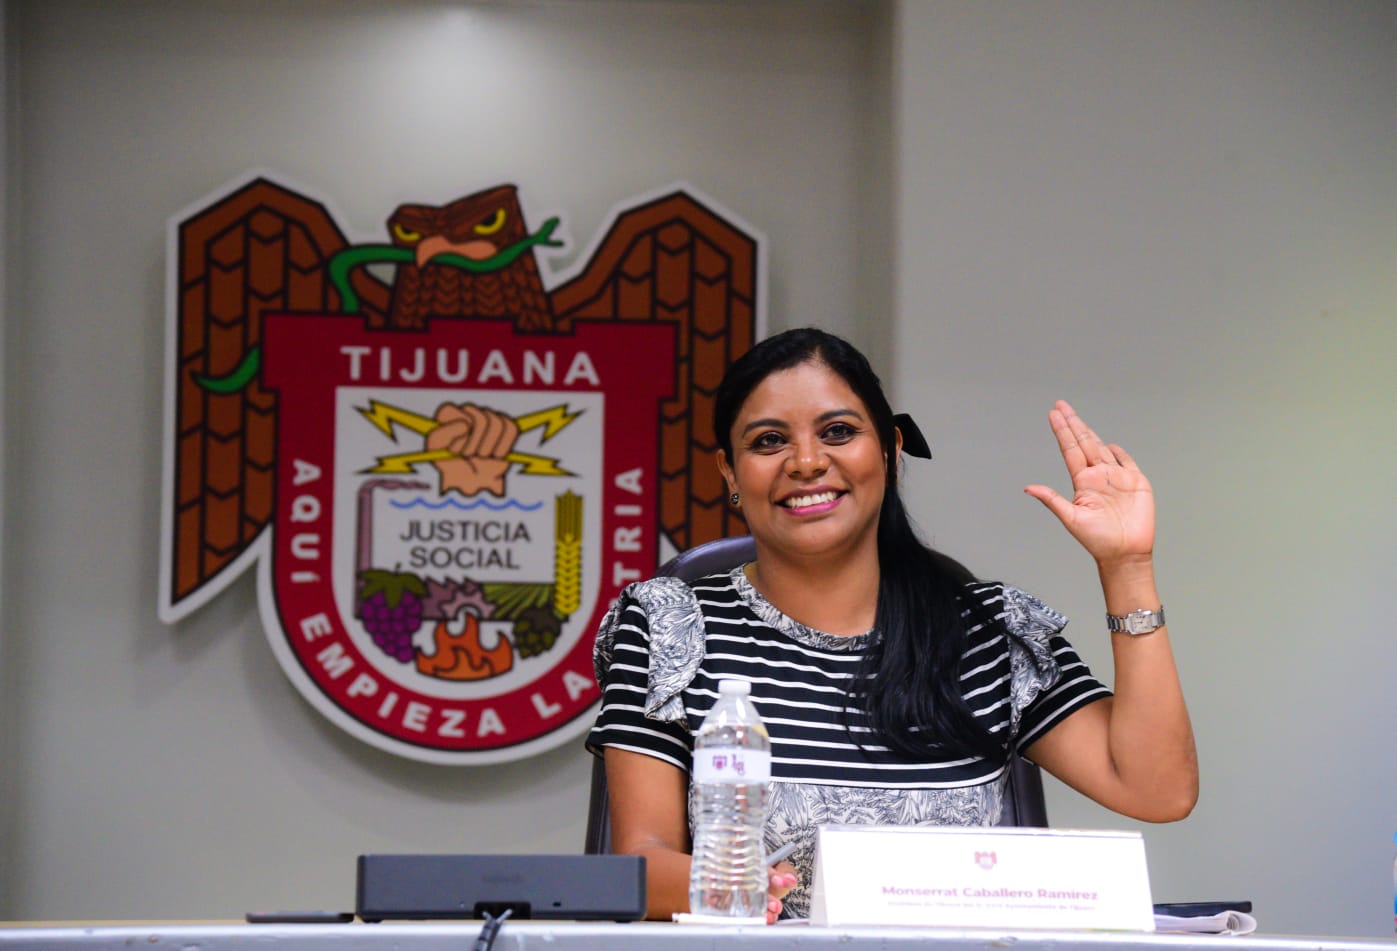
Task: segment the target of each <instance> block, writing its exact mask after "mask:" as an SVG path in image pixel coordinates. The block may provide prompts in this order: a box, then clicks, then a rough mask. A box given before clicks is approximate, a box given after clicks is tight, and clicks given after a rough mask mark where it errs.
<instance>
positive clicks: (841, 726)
mask: <svg viewBox="0 0 1397 951" xmlns="http://www.w3.org/2000/svg"><path fill="white" fill-rule="evenodd" d="M898 421H901V422H902V428H903V429H907V431H906V432H903V431H902V429H900V428H899V427H898V425H897V422H898ZM1049 422H1050V424H1051V426H1052V429H1053V433H1054V435H1055V436H1056V437H1057V441H1058V445H1059V447H1060V448H1061V451H1062V455H1063V459H1064V461H1065V462H1066V464H1067V471H1068V474H1069V475H1070V476H1071V479H1072V486H1073V490H1074V497H1073V498H1072V499H1070V500H1069V499H1066V498H1064V497H1063V496H1061V495H1059V494H1058V493H1057V492H1055V491H1053V490H1052V489H1051V488H1048V487H1047V486H1043V485H1031V486H1028V487H1027V488H1026V489H1025V492H1027V493H1028V494H1029V495H1031V496H1033V497H1034V498H1036V499H1038V500H1039V501H1040V502H1042V503H1043V504H1044V505H1045V506H1046V507H1047V508H1048V509H1049V510H1050V511H1051V512H1052V513H1053V514H1054V515H1056V516H1057V518H1058V519H1060V520H1061V522H1062V524H1063V525H1064V526H1065V527H1066V528H1067V530H1068V531H1069V532H1070V533H1071V534H1072V536H1073V537H1074V538H1076V539H1077V541H1078V542H1079V543H1080V544H1081V545H1082V546H1083V547H1084V548H1086V550H1087V551H1088V552H1089V553H1090V554H1091V555H1092V557H1093V558H1094V559H1095V560H1096V564H1097V570H1098V574H1099V576H1100V580H1101V586H1102V593H1103V595H1104V599H1105V605H1106V611H1107V614H1108V626H1110V627H1121V626H1123V625H1124V626H1133V628H1134V630H1135V631H1136V633H1114V634H1112V635H1111V637H1112V648H1113V654H1114V661H1115V685H1116V689H1115V694H1114V696H1113V695H1112V694H1111V692H1110V691H1108V690H1107V689H1106V688H1105V687H1103V686H1102V685H1101V684H1100V683H1099V682H1097V681H1096V680H1095V679H1094V678H1093V677H1092V676H1091V674H1090V672H1089V671H1088V670H1087V668H1086V666H1085V665H1084V664H1083V663H1082V662H1081V660H1080V659H1079V658H1078V657H1077V655H1076V654H1075V652H1074V651H1073V650H1072V648H1071V646H1070V645H1069V644H1068V642H1067V641H1066V640H1065V639H1064V638H1063V637H1062V636H1061V633H1060V631H1061V629H1062V627H1063V626H1064V625H1065V624H1066V620H1067V619H1066V618H1065V617H1063V616H1061V615H1059V614H1057V613H1056V612H1054V611H1053V610H1052V609H1050V608H1048V607H1047V606H1046V605H1044V604H1043V603H1042V602H1040V601H1038V600H1037V599H1035V598H1033V597H1032V596H1030V595H1028V594H1026V593H1024V592H1022V591H1020V590H1018V589H1017V588H1014V587H1011V586H1008V585H1003V584H998V583H990V582H981V581H977V580H976V579H975V578H974V577H973V576H972V575H971V574H970V573H969V572H968V571H967V570H966V569H965V568H963V567H962V566H960V565H959V564H957V563H956V562H955V561H953V560H951V559H950V558H947V557H946V556H944V555H940V554H938V553H936V552H933V551H931V550H930V549H928V548H927V547H926V546H925V545H924V544H923V543H922V542H921V541H920V540H919V539H918V537H917V535H916V532H915V530H914V528H913V527H912V525H911V523H910V521H909V519H908V516H907V513H906V511H905V510H904V508H903V506H902V501H901V499H900V497H899V495H898V489H897V472H898V467H899V465H898V464H899V458H898V457H899V454H900V453H901V452H902V451H903V449H904V445H906V447H907V449H908V451H909V452H911V451H917V452H918V454H922V455H926V454H928V453H926V452H925V442H924V440H923V439H922V437H921V435H920V433H917V432H916V431H915V427H914V426H912V425H911V424H910V420H907V419H906V418H905V417H899V418H898V420H896V421H895V419H894V416H893V413H892V410H891V408H890V407H889V405H888V402H887V399H886V397H885V396H884V395H883V392H882V389H881V387H880V385H879V382H878V378H877V376H876V375H875V374H874V373H873V371H872V369H871V367H870V366H869V364H868V361H867V360H866V359H865V358H864V357H863V355H862V354H860V353H859V352H858V351H857V350H855V349H854V348H853V347H851V346H850V345H849V344H848V343H846V342H845V341H843V340H841V339H840V338H838V337H835V336H833V335H831V334H827V333H824V332H822V331H819V330H814V329H803V330H794V331H790V332H787V333H784V334H780V335H777V336H775V337H772V338H770V339H768V340H765V341H763V342H761V343H759V344H758V345H757V346H755V347H754V348H753V349H752V350H751V351H749V352H748V353H747V354H746V355H744V356H743V357H742V358H741V359H739V360H738V361H737V362H736V363H734V364H733V366H732V367H731V368H730V370H729V372H728V374H727V375H726V377H725V378H724V380H723V383H722V385H721V386H720V388H719V391H718V394H717V398H716V401H715V405H714V431H715V433H716V435H717V439H718V442H719V445H720V447H721V448H720V449H719V451H718V458H717V462H718V468H719V470H720V471H721V473H722V476H723V478H724V480H726V482H727V485H728V488H729V490H730V492H731V497H730V501H731V504H733V505H735V506H740V508H741V510H742V512H743V515H744V516H745V518H746V520H747V524H748V527H749V528H750V530H751V533H752V537H753V540H754V541H755V544H756V551H757V557H756V560H755V561H754V562H752V563H750V564H748V565H745V566H743V567H741V568H739V569H736V570H734V571H733V572H731V573H724V574H719V575H713V576H710V577H708V578H705V579H701V580H700V581H697V582H695V583H694V584H693V585H692V586H687V585H685V584H683V583H682V582H679V581H677V580H676V579H672V578H656V579H652V580H651V581H648V582H644V583H642V584H638V585H632V586H631V587H629V588H627V589H626V591H625V592H623V594H622V597H621V599H620V600H619V602H618V604H617V606H616V607H615V608H614V609H613V611H612V612H611V613H610V614H609V615H608V617H607V619H606V621H605V622H604V623H603V625H602V630H601V631H600V632H599V634H598V638H597V652H598V656H597V660H598V676H599V677H600V678H602V680H601V682H602V685H603V689H604V694H603V701H602V709H601V712H600V714H599V715H598V719H597V724H596V726H595V727H594V729H593V731H592V734H591V736H590V737H589V739H588V745H589V746H590V747H591V748H592V749H594V750H604V752H605V757H606V770H607V781H608V786H609V787H610V792H611V816H612V847H613V849H614V850H615V851H617V852H622V853H630V854H638V855H644V856H645V857H646V860H647V862H646V865H647V883H648V889H649V908H648V916H649V917H651V918H661V919H667V918H669V917H670V915H671V914H673V913H674V912H682V911H687V910H688V881H689V854H688V849H689V843H690V838H689V836H690V828H689V823H688V808H687V801H688V796H689V792H690V789H689V781H688V769H689V765H690V762H691V754H692V748H693V740H692V736H693V733H694V732H695V731H696V730H697V729H698V726H699V724H700V723H702V721H703V717H704V715H705V714H706V713H707V711H708V709H709V708H710V707H711V706H712V704H713V703H714V701H715V700H716V697H717V682H718V681H719V680H721V679H724V678H727V677H740V678H742V679H746V680H749V681H751V683H752V696H753V698H754V700H755V702H756V704H757V707H758V710H759V711H760V713H761V715H762V718H763V721H764V722H765V723H766V725H767V728H768V730H769V731H770V732H771V736H772V780H773V781H772V786H771V798H770V808H769V816H768V820H767V825H766V829H765V835H766V839H767V845H768V847H769V848H773V847H775V846H776V845H779V844H782V843H785V842H789V841H796V842H798V843H799V846H798V848H797V850H796V852H795V853H794V855H793V856H792V858H791V863H790V864H786V863H782V864H781V865H779V866H777V867H776V868H775V869H773V870H772V873H771V880H770V881H771V900H770V904H769V906H768V918H769V919H770V920H774V918H775V916H776V915H777V914H780V913H783V912H784V913H785V914H786V915H790V916H797V917H799V916H804V915H805V914H806V913H807V909H808V901H809V894H808V889H809V886H810V878H811V871H812V868H811V866H812V862H813V858H814V855H813V851H814V829H815V827H816V826H817V825H819V824H821V823H826V822H831V823H841V822H844V823H847V822H879V823H897V824H959V825H977V824H992V823H994V822H996V821H997V819H998V818H999V814H1000V806H1001V800H1002V795H1003V791H1004V785H1005V782H1006V779H1007V768H1006V764H1007V763H1008V761H1009V758H1010V756H1011V755H1013V754H1014V753H1019V754H1022V755H1024V756H1026V757H1028V758H1029V759H1031V760H1033V761H1034V762H1035V763H1037V764H1038V765H1039V766H1041V767H1043V768H1044V769H1046V770H1047V771H1048V772H1050V773H1052V774H1053V775H1054V776H1056V777H1058V778H1059V779H1061V780H1062V781H1063V782H1065V783H1067V784H1068V785H1069V786H1072V787H1073V788H1074V789H1077V790H1078V791H1080V792H1082V793H1084V794H1085V795H1087V796H1090V797H1091V798H1092V799H1094V800H1096V801H1097V802H1099V803H1101V804H1102V805H1104V806H1106V807H1108V808H1110V809H1113V810H1115V811H1117V812H1120V813H1122V814H1124V815H1127V816H1131V817H1133V818H1137V819H1143V820H1148V821H1155V822H1163V821H1170V820H1174V819H1180V818H1183V817H1184V816H1186V815H1187V814H1188V813H1189V812H1190V810H1191V809H1192V808H1193V805H1194V803H1195V801H1196V800H1197V796H1198V767H1197V760H1196V757H1195V753H1194V747H1193V734H1192V729H1191V727H1190V724H1189V719H1188V713H1187V711H1186V709H1185V707H1184V700H1183V693H1182V691H1181V689H1180V686H1179V679H1178V674H1177V672H1176V670H1175V666H1174V660H1173V655H1172V653H1171V651H1170V648H1169V639H1168V632H1167V630H1166V629H1165V628H1164V627H1163V626H1162V622H1163V607H1162V605H1161V603H1160V600H1159V595H1158V592H1157V591H1156V590H1155V584H1154V574H1153V569H1152V561H1151V552H1152V548H1153V544H1154V504H1153V496H1152V493H1151V490H1150V485H1149V482H1148V481H1147V480H1146V478H1145V476H1144V475H1143V474H1142V473H1141V472H1140V469H1139V467H1138V466H1136V464H1135V462H1134V460H1133V459H1131V457H1130V456H1129V455H1128V454H1127V453H1126V452H1125V450H1123V449H1122V448H1120V447H1119V446H1116V445H1107V444H1106V443H1103V442H1102V441H1101V440H1100V439H1099V438H1098V437H1097V436H1096V434H1095V433H1094V432H1092V431H1091V429H1089V428H1088V427H1087V426H1086V424H1085V423H1083V422H1082V421H1081V419H1080V418H1078V416H1077V414H1076V412H1075V411H1074V410H1073V409H1072V407H1071V406H1069V405H1068V404H1067V403H1065V402H1059V403H1057V404H1056V406H1055V407H1054V408H1053V409H1052V411H1051V412H1050V413H1049ZM1137 612H1144V613H1137ZM1132 614H1134V615H1135V616H1134V617H1133V618H1131V619H1130V620H1120V619H1122V618H1125V617H1126V616H1127V615H1132ZM1110 618H1116V619H1117V620H1114V621H1112V620H1110ZM783 898H784V899H785V901H784V904H783V902H782V899H783Z"/></svg>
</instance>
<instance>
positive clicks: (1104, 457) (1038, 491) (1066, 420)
mask: <svg viewBox="0 0 1397 951" xmlns="http://www.w3.org/2000/svg"><path fill="white" fill-rule="evenodd" d="M1048 422H1049V423H1050V424H1051V425H1052V427H1053V435H1055V436H1056V437H1057V444H1058V447H1059V448H1060V449H1061V450H1062V459H1063V462H1065V463H1066V464H1067V474H1068V475H1069V476H1071V478H1072V492H1073V497H1072V499H1070V500H1068V499H1066V498H1064V497H1063V496H1061V495H1059V494H1058V493H1057V492H1055V491H1054V490H1053V489H1051V488H1049V487H1048V486H1046V485H1030V486H1026V487H1025V488H1024V491H1025V492H1027V493H1028V494H1029V495H1031V496H1033V497H1034V498H1035V499H1037V500H1038V501H1040V502H1042V503H1043V504H1044V505H1046V506H1047V507H1048V509H1049V511H1051V512H1052V513H1053V514H1054V515H1056V516H1057V517H1058V519H1059V520H1061V522H1062V524H1063V525H1064V526H1065V527H1066V528H1067V530H1068V531H1069V532H1071V533H1072V537H1073V538H1075V539H1077V541H1078V542H1080V543H1081V544H1082V547H1084V548H1085V549H1086V550H1087V551H1088V552H1090V553H1091V556H1092V557H1093V558H1095V559H1096V561H1097V563H1098V564H1102V565H1105V564H1110V563H1112V562H1116V561H1123V560H1134V559H1140V558H1149V557H1150V556H1151V553H1152V552H1153V550H1154V490H1153V489H1151V488H1150V481H1149V480H1148V479H1146V478H1145V474H1144V473H1143V472H1141V471H1140V467H1139V466H1137V465H1136V464H1135V460H1134V459H1132V458H1131V457H1130V454H1129V453H1127V452H1126V451H1125V450H1124V449H1122V448H1121V447H1120V446H1117V445H1115V444H1114V443H1111V444H1109V445H1108V444H1107V443H1105V442H1103V441H1102V440H1101V437H1100V436H1098V435H1096V433H1095V432H1093V431H1092V429H1091V427H1089V426H1088V425H1087V424H1086V423H1084V422H1082V419H1081V417H1079V416H1078V415H1077V411H1076V410H1074V409H1073V408H1072V407H1071V406H1070V405H1069V404H1068V403H1067V401H1066V400H1058V401H1057V403H1056V405H1054V407H1053V409H1052V410H1051V411H1050V412H1049V413H1048Z"/></svg>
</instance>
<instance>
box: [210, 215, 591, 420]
mask: <svg viewBox="0 0 1397 951" xmlns="http://www.w3.org/2000/svg"><path fill="white" fill-rule="evenodd" d="M559 221H560V219H558V218H549V219H548V220H547V221H545V222H544V223H543V227H541V228H539V229H538V230H537V231H535V232H534V233H533V234H531V235H527V236H526V237H524V238H521V239H520V240H518V241H516V242H514V243H513V244H511V245H510V246H509V247H507V248H504V249H503V250H501V251H499V252H497V253H496V254H494V255H492V256H491V257H488V258H484V259H482V260H479V261H477V260H474V259H472V258H467V257H464V256H462V255H459V254H450V253H447V254H439V255H437V256H436V257H434V258H432V260H431V263H433V264H443V265H446V266H447V267H454V268H459V269H461V270H463V271H468V272H470V273H471V274H488V273H490V272H491V271H498V270H500V269H501V268H505V267H508V266H509V265H511V264H513V263H514V262H515V261H517V260H518V259H519V257H520V256H521V255H522V254H524V252H526V251H528V250H530V249H531V248H534V247H537V246H539V245H545V246H548V247H560V246H561V245H562V243H563V242H561V241H557V240H554V238H553V232H554V231H555V230H556V229H557V227H558V224H559ZM415 259H416V255H415V254H414V252H413V250H412V249H411V248H401V247H398V246H397V245H393V244H360V245H355V246H353V247H349V248H345V249H343V250H341V251H337V252H336V253H335V254H334V255H333V256H331V258H330V262H329V264H328V265H326V272H327V273H328V274H329V277H330V284H331V286H332V287H334V289H335V292H336V293H337V294H339V296H340V311H341V312H342V313H345V314H357V313H359V308H360V303H361V302H360V300H359V295H358V294H356V293H354V289H353V288H352V287H351V286H350V283H349V274H350V272H351V271H353V270H354V269H355V268H357V267H363V266H365V265H369V264H411V263H412V262H413V261H414V260H415ZM261 368H262V348H261V346H260V345H259V346H256V347H253V348H252V349H250V350H248V352H247V354H246V355H245V356H244V357H243V358H242V360H241V361H240V362H239V363H238V365H237V366H236V367H235V368H234V369H233V372H231V373H229V374H227V375H225V376H221V377H212V376H205V375H204V374H202V373H196V374H194V382H195V383H198V384H199V386H201V387H202V388H203V389H205V390H208V391H209V392H210V393H218V394H221V395H227V394H230V393H237V392H238V391H239V390H241V389H242V388H243V387H245V386H247V385H248V384H249V383H251V382H252V381H253V379H255V378H256V376H257V373H258V371H259V370H260V369H261Z"/></svg>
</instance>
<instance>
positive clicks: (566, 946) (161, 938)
mask: <svg viewBox="0 0 1397 951" xmlns="http://www.w3.org/2000/svg"><path fill="white" fill-rule="evenodd" d="M481 924H482V923H481V922H478V921H463V922H451V923H449V924H441V923H433V924H427V923H407V924H405V923H382V924H372V925H370V924H361V923H353V924H340V925H320V924H275V925H268V924H258V925H249V924H241V923H206V924H189V923H183V924H181V923H169V922H162V923H148V924H142V923H136V922H130V923H102V924H95V923H94V924H76V923H74V924H58V923H8V924H5V925H3V926H0V949H4V951H18V949H26V951H29V949H32V951H99V949H101V951H105V949H114V948H141V949H145V951H186V949H188V948H191V947H197V948H199V949H200V951H244V949H248V951H251V949H257V951H275V947H276V946H277V945H280V946H281V947H282V948H284V949H286V951H293V949H294V951H370V949H373V951H382V949H384V948H392V949H396V951H463V949H470V948H472V947H473V946H474V943H475V939H476V937H477V936H478V935H479V933H480V927H481ZM1394 947H1397V941H1387V940H1379V939H1372V938H1322V937H1305V936H1282V935H1260V934H1254V935H1247V936H1245V937H1237V936H1229V935H1192V934H1162V933H1161V934H1127V933H1121V932H1090V931H1029V930H998V929H989V928H961V929H957V928H867V927H859V928H816V927H812V926H809V925H783V926H777V927H770V928H766V927H731V926H728V927H724V926H713V925H673V924H664V923H658V922H634V923H630V924H618V923H614V922H545V921H513V920H506V921H505V922H504V924H503V927H501V929H500V931H499V934H498V935H497V937H496V940H495V944H494V949H496V951H714V949H717V948H722V949H724V951H727V949H730V948H752V949H764V951H778V949H779V951H803V949H825V948H828V949H838V951H850V949H855V948H877V949H903V948H906V949H911V948H947V949H951V948H955V949H962V948H983V949H986V951H991V949H995V951H1003V949H1006V948H1013V949H1014V951H1068V949H1072V948H1089V949H1097V951H1106V949H1112V948H1116V949H1141V951H1151V949H1170V951H1183V949H1193V948H1200V949H1214V951H1216V949H1220V948H1231V949H1233V951H1373V949H1387V951H1391V949H1392V948H1394Z"/></svg>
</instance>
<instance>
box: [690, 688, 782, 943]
mask: <svg viewBox="0 0 1397 951" xmlns="http://www.w3.org/2000/svg"><path fill="white" fill-rule="evenodd" d="M751 689H752V685H751V684H749V683H747V682H746V681H745V680H724V681H722V682H720V683H719V684H718V702H717V703H716V704H714V706H713V709H712V710H710V711H709V713H708V716H707V717H706V718H704V721H703V726H701V727H699V732H698V736H696V737H695V738H694V777H693V780H694V786H695V787H696V788H695V791H696V793H697V796H696V801H695V813H694V857H693V864H692V865H691V866H690V872H689V911H690V913H691V914H695V915H713V916H715V917H722V918H758V919H761V920H762V921H765V920H766V901H767V871H766V850H765V846H764V844H763V841H762V827H763V826H764V825H765V823H766V800H767V784H768V783H769V782H770V781H771V737H770V736H769V735H768V734H767V732H766V727H765V726H763V725H762V719H761V717H760V716H758V714H757V709H756V707H754V706H753V705H752V701H751V699H750V698H749V696H748V695H749V694H750V693H751Z"/></svg>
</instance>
